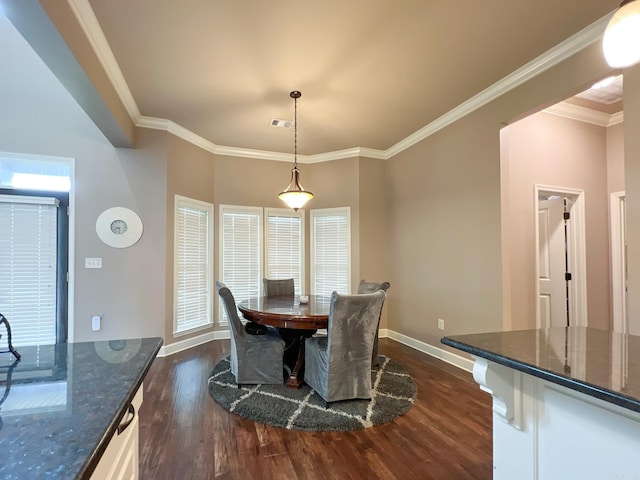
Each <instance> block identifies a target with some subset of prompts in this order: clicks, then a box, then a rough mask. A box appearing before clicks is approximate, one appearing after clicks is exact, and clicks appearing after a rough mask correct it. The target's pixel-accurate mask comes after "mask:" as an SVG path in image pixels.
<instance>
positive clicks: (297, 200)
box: [278, 90, 313, 212]
mask: <svg viewBox="0 0 640 480" xmlns="http://www.w3.org/2000/svg"><path fill="white" fill-rule="evenodd" d="M289 96H290V97H291V98H293V132H294V133H293V170H291V182H289V186H288V187H287V188H286V189H285V190H284V192H280V195H278V197H279V198H280V200H282V201H284V203H286V204H287V205H288V206H289V208H293V209H294V210H295V211H296V212H297V211H298V209H299V208H302V207H303V206H304V204H305V203H307V202H308V201H309V200H311V199H312V198H313V193H311V192H308V191H306V190H305V189H304V188H302V185H300V170H298V99H299V98H300V97H301V96H302V93H300V92H299V91H297V90H294V91H293V92H291V93H290V94H289Z"/></svg>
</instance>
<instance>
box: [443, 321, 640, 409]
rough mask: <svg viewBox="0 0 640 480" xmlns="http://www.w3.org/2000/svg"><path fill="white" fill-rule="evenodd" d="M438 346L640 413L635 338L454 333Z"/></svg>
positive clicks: (639, 354) (567, 332)
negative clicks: (489, 361)
mask: <svg viewBox="0 0 640 480" xmlns="http://www.w3.org/2000/svg"><path fill="white" fill-rule="evenodd" d="M442 343H443V344H445V345H449V346H451V347H454V348H457V349H459V350H462V351H464V352H468V353H470V354H472V355H475V356H477V357H482V358H486V359H487V360H491V361H493V362H496V363H499V364H502V365H506V366H508V367H511V368H514V369H515V370H520V371H522V372H525V373H528V374H530V375H533V376H536V377H539V378H543V379H545V380H549V381H551V382H554V383H557V384H559V385H563V386H565V387H568V388H571V389H573V390H577V391H579V392H582V393H585V394H587V395H591V396H593V397H597V398H600V399H602V400H605V401H607V402H610V403H613V404H616V405H619V406H621V407H625V408H628V409H630V410H634V411H636V412H640V336H634V335H623V334H620V333H614V332H611V331H608V330H597V329H594V328H585V327H568V328H551V329H545V330H519V331H511V332H496V333H478V334H471V335H458V336H451V337H444V338H443V339H442Z"/></svg>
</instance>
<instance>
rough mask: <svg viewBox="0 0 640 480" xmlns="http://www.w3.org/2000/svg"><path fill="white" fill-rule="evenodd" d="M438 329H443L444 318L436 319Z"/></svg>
mask: <svg viewBox="0 0 640 480" xmlns="http://www.w3.org/2000/svg"><path fill="white" fill-rule="evenodd" d="M438 330H444V320H443V319H441V318H439V319H438Z"/></svg>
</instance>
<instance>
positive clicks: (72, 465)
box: [0, 338, 162, 480]
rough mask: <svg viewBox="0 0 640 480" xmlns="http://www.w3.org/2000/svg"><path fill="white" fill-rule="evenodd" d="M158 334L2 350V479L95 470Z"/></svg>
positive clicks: (155, 349)
mask: <svg viewBox="0 0 640 480" xmlns="http://www.w3.org/2000/svg"><path fill="white" fill-rule="evenodd" d="M161 345H162V339H161V338H143V339H130V340H111V341H103V342H83V343H69V344H61V345H44V346H37V347H35V346H34V347H18V348H17V350H18V352H19V353H20V355H21V359H20V360H19V361H14V360H15V358H14V357H13V355H12V354H11V353H0V478H2V479H3V480H12V479H27V478H28V479H30V480H36V479H65V480H68V479H85V478H89V477H90V476H91V473H92V472H93V470H94V469H95V466H96V464H97V463H98V461H99V460H100V457H101V456H102V454H103V453H104V450H105V448H106V447H107V445H108V443H109V441H110V439H111V437H112V435H113V433H114V432H115V431H116V429H117V427H118V424H119V423H120V420H121V419H122V418H123V417H124V415H125V413H126V411H127V407H128V405H129V404H130V403H131V401H132V400H133V396H134V395H135V393H136V391H137V390H138V388H139V387H140V385H141V384H142V381H143V379H144V377H145V375H146V374H147V372H148V370H149V367H150V366H151V364H152V362H153V360H154V359H155V357H156V355H157V353H158V351H159V350H160V347H161Z"/></svg>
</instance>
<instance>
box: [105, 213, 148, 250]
mask: <svg viewBox="0 0 640 480" xmlns="http://www.w3.org/2000/svg"><path fill="white" fill-rule="evenodd" d="M96 233H97V234H98V237H99V238H100V240H102V241H103V242H104V243H106V244H107V245H109V246H110V247H113V248H127V247H130V246H131V245H134V244H135V243H136V242H137V241H138V240H140V237H141V236H142V220H140V217H139V216H138V214H137V213H136V212H134V211H133V210H129V209H128V208H124V207H113V208H109V209H107V210H105V211H104V212H102V213H101V214H100V216H99V217H98V220H96Z"/></svg>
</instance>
